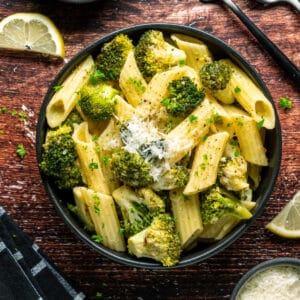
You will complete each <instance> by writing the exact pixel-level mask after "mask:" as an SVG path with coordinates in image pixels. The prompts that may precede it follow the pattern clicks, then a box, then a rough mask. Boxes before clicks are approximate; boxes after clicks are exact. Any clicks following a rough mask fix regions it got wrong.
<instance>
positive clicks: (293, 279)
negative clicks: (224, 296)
mask: <svg viewBox="0 0 300 300" xmlns="http://www.w3.org/2000/svg"><path fill="white" fill-rule="evenodd" d="M254 299H255V300H268V299H270V300H271V299H272V300H285V299H286V300H289V299H300V260H299V259H296V258H276V259H272V260H269V261H266V262H263V263H261V264H259V265H258V266H256V267H254V268H253V269H251V270H250V271H249V272H248V273H246V274H245V275H244V276H243V277H242V278H241V280H240V281H239V283H238V284H237V286H236V287H235V289H234V291H233V294H232V296H231V300H254Z"/></svg>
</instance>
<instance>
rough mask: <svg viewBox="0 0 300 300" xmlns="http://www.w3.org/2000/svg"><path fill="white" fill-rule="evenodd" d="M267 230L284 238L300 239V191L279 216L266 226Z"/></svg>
mask: <svg viewBox="0 0 300 300" xmlns="http://www.w3.org/2000/svg"><path fill="white" fill-rule="evenodd" d="M266 228H267V229H268V230H270V231H271V232H273V233H275V234H276V235H279V236H281V237H284V238H289V239H297V238H300V191H298V192H297V193H296V195H295V196H294V197H293V198H292V200H290V202H289V203H288V204H287V205H286V206H285V207H284V208H283V209H282V210H281V211H280V212H279V213H278V215H277V216H275V218H274V219H273V220H272V221H271V222H270V223H268V224H267V225H266Z"/></svg>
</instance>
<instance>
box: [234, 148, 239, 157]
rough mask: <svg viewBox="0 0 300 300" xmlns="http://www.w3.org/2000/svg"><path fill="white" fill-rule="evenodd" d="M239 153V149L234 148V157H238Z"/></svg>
mask: <svg viewBox="0 0 300 300" xmlns="http://www.w3.org/2000/svg"><path fill="white" fill-rule="evenodd" d="M240 155H241V152H240V150H239V149H235V150H234V156H235V157H238V156H240Z"/></svg>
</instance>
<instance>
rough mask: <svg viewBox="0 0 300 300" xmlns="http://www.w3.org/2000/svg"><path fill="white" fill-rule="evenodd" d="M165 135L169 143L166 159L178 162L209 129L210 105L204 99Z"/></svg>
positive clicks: (171, 162) (169, 161) (170, 161)
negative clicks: (189, 114)
mask: <svg viewBox="0 0 300 300" xmlns="http://www.w3.org/2000/svg"><path fill="white" fill-rule="evenodd" d="M191 115H192V116H193V120H195V121H193V122H191V118H190V116H189V117H187V118H186V119H184V120H183V121H182V122H181V123H180V124H179V125H177V126H176V127H175V128H174V129H173V130H172V131H170V132H169V133H168V134H167V135H166V140H167V141H168V143H169V148H170V149H169V155H168V157H167V161H168V163H169V164H170V165H173V164H175V163H177V162H179V161H180V160H181V159H182V158H183V157H184V156H185V155H186V154H188V153H189V152H191V151H192V150H193V148H195V147H196V145H197V144H198V143H199V142H200V141H201V139H202V138H204V137H205V136H206V134H207V133H208V131H209V122H208V120H210V118H211V115H212V107H211V105H210V104H209V101H208V100H207V99H206V100H204V101H203V102H202V103H201V105H199V106H198V107H197V108H196V109H195V110H194V111H193V112H192V114H191Z"/></svg>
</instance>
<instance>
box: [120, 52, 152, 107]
mask: <svg viewBox="0 0 300 300" xmlns="http://www.w3.org/2000/svg"><path fill="white" fill-rule="evenodd" d="M119 85H120V88H121V90H122V92H123V94H124V96H125V99H126V100H127V101H128V103H129V104H131V105H132V106H133V107H136V106H137V105H138V104H139V103H140V101H141V98H142V95H143V93H144V92H145V90H146V88H147V82H146V81H145V79H144V78H143V76H142V74H141V72H140V70H139V68H138V66H137V64H136V61H135V57H134V51H131V52H130V53H129V54H128V56H127V59H126V62H125V64H124V66H123V68H122V70H121V73H120V79H119Z"/></svg>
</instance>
